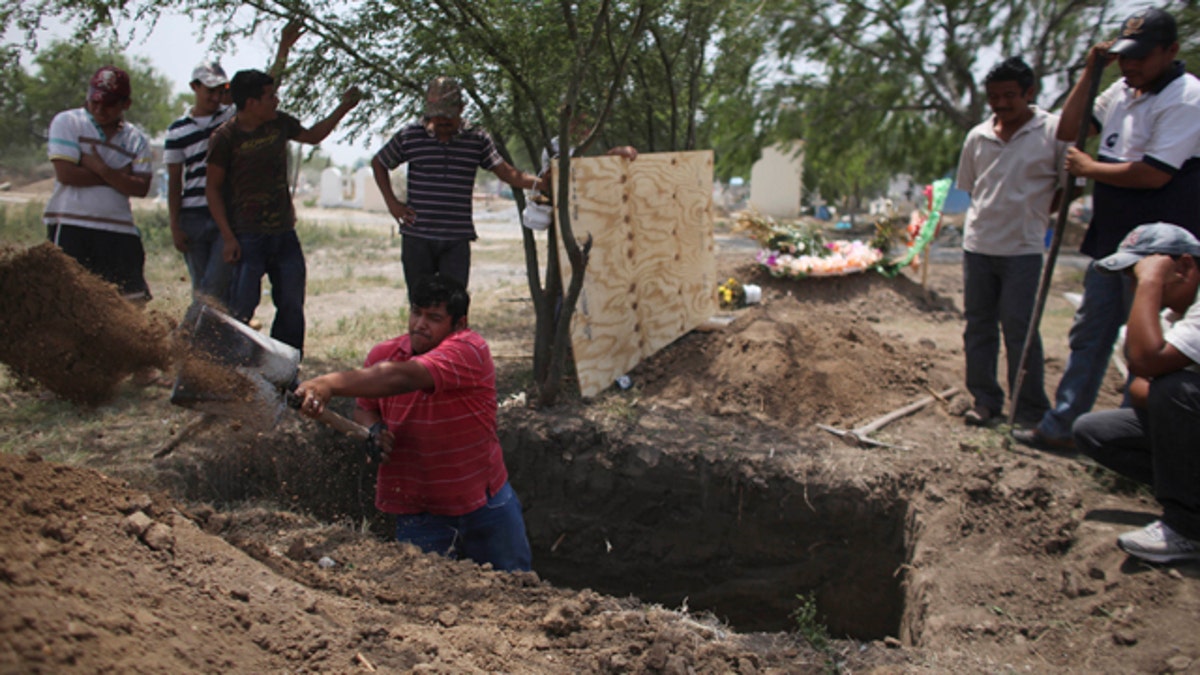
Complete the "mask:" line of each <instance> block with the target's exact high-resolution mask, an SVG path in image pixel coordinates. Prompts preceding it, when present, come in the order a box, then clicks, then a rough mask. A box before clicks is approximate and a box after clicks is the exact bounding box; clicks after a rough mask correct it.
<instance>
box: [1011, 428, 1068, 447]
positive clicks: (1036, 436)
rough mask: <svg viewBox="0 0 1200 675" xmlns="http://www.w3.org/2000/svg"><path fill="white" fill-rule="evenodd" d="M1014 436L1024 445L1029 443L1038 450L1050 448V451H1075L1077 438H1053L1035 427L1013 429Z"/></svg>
mask: <svg viewBox="0 0 1200 675" xmlns="http://www.w3.org/2000/svg"><path fill="white" fill-rule="evenodd" d="M1012 437H1013V439H1015V440H1016V441H1017V442H1018V443H1020V444H1022V445H1028V446H1029V447H1031V448H1035V449H1037V450H1048V451H1050V452H1062V451H1064V450H1065V451H1074V450H1075V439H1073V438H1071V437H1067V438H1051V437H1049V436H1047V435H1045V434H1043V433H1042V432H1041V431H1039V430H1038V429H1037V427H1034V428H1032V429H1013V431H1012Z"/></svg>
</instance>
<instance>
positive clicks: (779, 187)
mask: <svg viewBox="0 0 1200 675" xmlns="http://www.w3.org/2000/svg"><path fill="white" fill-rule="evenodd" d="M803 179H804V141H796V142H794V143H791V144H787V145H784V144H776V145H772V146H771V147H768V148H763V154H762V159H760V160H758V161H757V162H755V163H754V167H753V168H751V169H750V206H751V207H752V208H754V209H756V210H758V212H759V213H761V214H763V215H767V216H771V217H772V218H798V217H799V216H800V197H801V194H802V192H803V188H802V181H803Z"/></svg>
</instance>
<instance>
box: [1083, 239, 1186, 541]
mask: <svg viewBox="0 0 1200 675" xmlns="http://www.w3.org/2000/svg"><path fill="white" fill-rule="evenodd" d="M1197 260H1200V240H1197V239H1196V238H1195V237H1194V236H1192V235H1191V233H1189V232H1188V231H1187V230H1185V229H1183V228H1181V227H1178V226H1176V225H1169V224H1167V223H1152V224H1149V225H1141V226H1139V227H1138V228H1136V229H1135V230H1134V231H1133V232H1130V233H1129V235H1128V236H1127V237H1125V239H1124V240H1123V241H1122V242H1121V245H1120V247H1119V248H1118V249H1117V252H1116V253H1114V254H1112V255H1110V256H1108V257H1107V258H1104V259H1102V260H1098V261H1096V268H1097V269H1098V270H1099V271H1100V273H1109V274H1111V273H1113V272H1122V273H1125V274H1122V276H1125V275H1131V276H1132V277H1133V279H1134V294H1133V306H1132V308H1131V309H1130V311H1129V323H1128V327H1127V328H1126V337H1125V351H1126V355H1127V356H1128V359H1129V372H1130V373H1131V374H1132V375H1133V376H1134V379H1133V380H1132V381H1131V382H1130V384H1129V400H1130V402H1131V403H1132V405H1133V407H1132V408H1121V409H1119V410H1105V411H1101V412H1093V413H1088V414H1086V415H1083V416H1082V417H1080V418H1079V419H1078V420H1076V421H1075V427H1074V437H1075V443H1076V445H1077V446H1078V447H1079V449H1080V450H1082V451H1083V452H1085V453H1086V454H1087V455H1088V456H1090V457H1092V458H1093V459H1095V460H1096V461H1097V462H1099V463H1100V464H1103V465H1104V466H1106V467H1108V468H1110V469H1112V470H1113V471H1116V472H1117V473H1119V474H1121V475H1123V476H1126V477H1128V478H1131V479H1133V480H1136V481H1138V482H1140V483H1145V484H1147V485H1150V486H1151V487H1152V488H1153V490H1154V497H1155V498H1156V499H1157V500H1158V502H1159V503H1160V504H1161V505H1162V507H1163V515H1162V518H1161V519H1160V520H1156V521H1154V522H1153V523H1150V524H1149V525H1148V526H1146V527H1145V528H1143V529H1140V530H1134V531H1132V532H1126V533H1125V534H1122V535H1121V536H1120V537H1118V538H1117V545H1118V546H1120V547H1121V549H1122V550H1123V551H1125V552H1126V553H1128V554H1130V555H1133V556H1136V557H1138V558H1141V559H1143V560H1149V561H1151V562H1157V563H1166V562H1173V561H1177V560H1200V451H1197V446H1196V431H1197V429H1200V302H1197V301H1196V290H1197V288H1200V266H1198V265H1197Z"/></svg>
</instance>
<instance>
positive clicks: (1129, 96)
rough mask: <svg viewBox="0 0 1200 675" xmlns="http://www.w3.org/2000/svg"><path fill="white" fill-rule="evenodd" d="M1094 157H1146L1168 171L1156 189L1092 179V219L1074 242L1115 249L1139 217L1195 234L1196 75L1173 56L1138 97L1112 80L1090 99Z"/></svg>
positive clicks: (1199, 103)
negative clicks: (1096, 146) (1096, 138)
mask: <svg viewBox="0 0 1200 675" xmlns="http://www.w3.org/2000/svg"><path fill="white" fill-rule="evenodd" d="M1092 121H1093V123H1094V124H1095V125H1096V126H1097V127H1098V128H1099V129H1100V150H1099V152H1098V153H1097V159H1098V160H1099V161H1101V162H1109V163H1114V162H1115V163H1122V162H1145V163H1146V164H1149V165H1150V166H1153V167H1155V168H1157V169H1159V170H1160V171H1162V172H1164V173H1166V174H1167V175H1169V176H1171V180H1170V181H1168V182H1167V184H1166V185H1164V186H1162V187H1161V188H1158V189H1139V188H1122V187H1117V186H1114V185H1108V184H1106V183H1104V182H1102V181H1096V182H1095V191H1094V193H1093V196H1092V199H1093V210H1092V214H1093V215H1092V222H1091V224H1090V225H1089V227H1088V231H1087V234H1086V235H1085V237H1084V240H1083V245H1082V246H1081V247H1080V250H1082V251H1083V252H1084V253H1086V254H1088V255H1090V256H1092V257H1093V258H1102V257H1104V256H1106V255H1110V254H1112V253H1113V252H1115V251H1116V250H1117V247H1118V246H1119V245H1120V243H1121V240H1122V239H1124V238H1125V235H1127V234H1129V232H1130V231H1132V230H1133V228H1135V227H1137V226H1138V225H1141V224H1143V223H1153V222H1158V221H1162V222H1165V223H1174V224H1176V225H1179V226H1181V227H1183V228H1184V229H1187V230H1188V231H1190V232H1191V233H1192V234H1194V235H1196V236H1200V80H1197V79H1196V77H1195V76H1194V75H1192V74H1190V73H1187V72H1186V71H1185V70H1184V68H1183V64H1182V63H1180V62H1175V64H1173V65H1172V66H1171V67H1170V69H1169V70H1168V71H1167V72H1166V73H1165V74H1164V75H1163V77H1162V78H1160V80H1159V81H1158V82H1155V83H1154V85H1153V86H1152V87H1151V88H1150V89H1149V90H1148V91H1146V92H1144V93H1142V94H1141V95H1140V96H1139V95H1137V91H1135V90H1134V89H1133V88H1132V87H1130V86H1129V85H1127V84H1125V80H1123V79H1122V80H1118V81H1117V82H1115V83H1114V84H1113V85H1112V86H1110V87H1109V88H1108V89H1106V90H1105V91H1104V92H1103V93H1102V94H1100V96H1098V97H1097V98H1096V107H1095V110H1094V119H1093V120H1092Z"/></svg>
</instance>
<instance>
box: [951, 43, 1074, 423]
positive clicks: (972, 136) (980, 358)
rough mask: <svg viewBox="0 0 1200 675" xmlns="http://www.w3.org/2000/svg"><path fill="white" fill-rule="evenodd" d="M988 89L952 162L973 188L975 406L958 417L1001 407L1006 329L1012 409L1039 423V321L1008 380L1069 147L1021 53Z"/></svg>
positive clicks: (968, 279) (969, 353)
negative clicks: (986, 112)
mask: <svg viewBox="0 0 1200 675" xmlns="http://www.w3.org/2000/svg"><path fill="white" fill-rule="evenodd" d="M984 88H985V90H986V92H987V101H988V106H989V107H990V108H991V109H992V115H990V116H989V117H988V119H986V120H984V121H983V123H981V124H979V125H978V126H976V127H975V128H973V129H971V131H970V133H968V134H967V140H966V142H965V143H963V149H962V155H961V157H960V158H959V162H958V178H957V183H958V189H960V190H964V191H966V192H968V193H969V194H970V195H971V207H970V209H968V210H967V217H966V225H965V227H964V230H963V306H964V314H965V315H966V319H967V326H966V329H965V330H964V332H963V351H964V352H965V354H966V360H967V389H968V390H969V391H970V392H971V396H972V398H973V399H974V401H975V407H974V408H972V409H971V410H968V411H967V412H966V414H965V415H964V416H963V418H964V419H965V420H966V422H967V424H970V425H973V426H984V425H987V424H989V423H991V422H992V420H993V418H995V417H996V416H998V415H999V414H1000V409H1001V408H1002V407H1003V406H1004V390H1003V389H1001V388H1000V384H999V383H998V382H997V381H996V366H997V361H998V360H999V353H1000V329H1003V331H1004V345H1005V351H1006V353H1007V356H1008V387H1009V391H1010V392H1011V398H1012V405H1013V406H1015V407H1016V408H1017V410H1016V417H1017V419H1018V420H1020V421H1025V422H1029V423H1032V424H1036V423H1037V422H1038V421H1039V420H1040V419H1041V418H1042V414H1043V413H1045V412H1046V410H1048V409H1049V408H1050V401H1049V400H1048V399H1047V398H1046V392H1045V388H1044V386H1043V382H1042V372H1043V364H1042V341H1041V337H1040V336H1039V335H1038V334H1037V332H1036V330H1035V331H1034V332H1033V340H1034V341H1033V347H1032V349H1031V352H1030V354H1029V356H1028V359H1029V367H1028V372H1027V373H1026V376H1025V377H1024V379H1023V380H1022V384H1021V391H1020V393H1019V394H1018V393H1016V392H1012V388H1013V386H1014V382H1015V380H1016V376H1017V368H1018V362H1019V360H1020V355H1021V344H1022V341H1023V340H1024V339H1025V336H1026V333H1028V332H1029V322H1030V317H1031V316H1032V315H1033V304H1034V299H1035V297H1036V296H1037V285H1038V278H1039V277H1040V276H1041V273H1042V250H1043V247H1044V245H1043V241H1044V240H1045V233H1046V222H1047V220H1048V219H1049V216H1050V212H1051V210H1052V209H1053V207H1054V197H1055V190H1056V188H1057V187H1058V182H1059V180H1058V176H1059V168H1060V167H1061V166H1062V158H1063V153H1064V151H1065V149H1066V146H1065V144H1063V143H1061V142H1059V141H1057V140H1056V139H1055V134H1056V133H1057V130H1058V116H1057V115H1051V114H1049V113H1047V112H1045V111H1043V110H1040V109H1038V107H1037V106H1036V105H1034V104H1033V101H1034V99H1035V98H1036V96H1037V85H1036V82H1035V78H1034V74H1033V69H1032V68H1030V67H1029V65H1028V64H1026V63H1025V62H1024V61H1023V60H1021V59H1020V58H1018V57H1013V58H1010V59H1005V60H1004V61H1002V62H1001V63H999V64H998V65H997V66H996V67H994V68H992V70H991V71H990V72H989V73H988V74H987V77H986V78H984Z"/></svg>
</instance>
